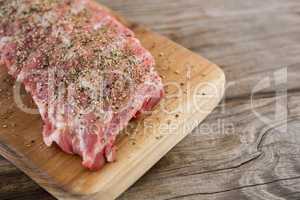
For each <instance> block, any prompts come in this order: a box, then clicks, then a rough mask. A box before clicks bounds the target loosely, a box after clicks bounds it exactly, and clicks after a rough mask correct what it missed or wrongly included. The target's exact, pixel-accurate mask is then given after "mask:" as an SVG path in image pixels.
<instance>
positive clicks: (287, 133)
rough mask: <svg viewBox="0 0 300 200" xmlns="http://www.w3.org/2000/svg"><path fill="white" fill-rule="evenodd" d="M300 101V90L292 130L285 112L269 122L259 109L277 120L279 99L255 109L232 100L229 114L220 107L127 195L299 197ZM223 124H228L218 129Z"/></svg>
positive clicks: (260, 102)
mask: <svg viewBox="0 0 300 200" xmlns="http://www.w3.org/2000/svg"><path fill="white" fill-rule="evenodd" d="M299 100H300V93H297V94H294V95H293V96H291V97H289V101H288V104H289V109H288V112H289V113H290V114H289V116H288V118H287V121H288V126H287V127H288V128H287V129H286V130H285V129H284V127H285V116H284V115H282V116H280V117H279V118H278V119H277V120H274V121H273V122H272V123H270V124H266V123H264V122H263V121H261V119H260V118H258V117H257V116H256V115H255V114H254V112H253V110H256V111H258V112H259V113H260V114H262V115H263V116H264V117H269V118H271V119H272V118H273V117H274V112H272V110H273V109H274V107H275V106H276V101H277V100H276V98H272V97H270V98H265V99H258V100H255V101H254V103H253V108H252V106H251V102H250V101H246V102H245V101H243V100H237V101H233V102H231V103H228V107H226V113H222V109H221V108H220V109H219V110H216V111H215V114H216V113H219V115H211V116H210V117H209V118H208V119H207V120H206V121H205V123H203V124H202V125H200V126H199V127H198V128H197V129H195V130H194V131H193V133H192V134H191V135H189V137H187V138H186V139H185V140H184V141H182V142H181V143H180V144H179V145H177V146H176V147H175V148H174V149H173V150H172V151H171V152H170V153H168V154H167V155H166V157H164V159H163V160H161V161H160V162H159V163H158V164H157V165H156V166H155V167H154V168H153V169H152V170H151V171H150V172H148V173H147V175H146V176H144V178H143V179H141V180H140V181H138V183H137V184H136V185H135V186H134V187H132V188H131V189H130V190H129V191H128V192H127V193H125V194H124V195H123V196H122V198H121V199H124V200H127V199H149V200H150V199H153V198H155V199H158V200H162V199H233V197H238V196H239V197H241V198H240V199H279V197H281V196H284V195H292V196H293V195H296V196H297V197H299V193H298V192H299V188H300V174H299V169H300V154H299V152H300V145H299V144H300V139H299V135H298V133H299V127H300V117H299V112H300V105H299ZM233 105H234V106H233ZM217 120H220V122H218V121H217ZM218 123H222V124H224V125H227V127H226V126H225V128H224V130H222V129H221V128H219V129H217V130H216V131H215V130H214V129H215V128H214V127H216V126H219V125H218ZM231 124H232V125H233V127H234V130H232V128H230V127H231ZM179 188H180V189H179ZM261 189H263V190H261ZM271 197H272V198H271ZM295 199H297V198H295Z"/></svg>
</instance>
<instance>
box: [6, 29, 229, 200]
mask: <svg viewBox="0 0 300 200" xmlns="http://www.w3.org/2000/svg"><path fill="white" fill-rule="evenodd" d="M127 25H128V26H130V28H131V29H132V30H133V31H134V32H135V33H136V34H137V37H138V38H139V39H140V41H141V42H142V44H143V46H144V47H145V48H147V49H149V50H150V52H151V53H152V55H153V56H154V57H155V60H156V64H157V67H156V69H157V71H158V73H159V74H160V75H161V76H162V79H163V82H164V84H165V86H166V88H165V90H166V96H165V98H164V99H163V101H162V102H161V104H160V106H157V108H156V109H155V110H154V111H153V112H152V113H151V115H149V116H147V117H145V118H144V119H139V120H136V121H135V122H132V123H131V125H133V126H134V127H133V128H129V129H127V130H126V135H124V136H123V137H121V138H120V139H119V142H118V143H117V145H116V146H117V149H118V152H117V155H118V156H117V161H116V162H114V163H110V164H107V165H105V166H104V167H103V168H102V169H101V170H99V171H97V172H91V171H88V170H86V169H84V168H83V167H82V166H81V162H80V158H79V157H77V156H70V155H67V154H65V153H64V152H62V151H61V150H59V149H58V148H56V147H55V146H53V147H51V148H47V147H46V146H45V145H44V144H43V142H42V136H41V127H42V122H41V119H40V116H39V115H32V114H28V113H25V112H23V111H22V110H21V109H20V107H18V104H16V101H15V100H14V96H13V91H14V89H16V88H17V87H16V85H15V83H14V81H13V80H12V79H11V78H10V77H9V76H8V75H7V73H6V71H5V69H4V67H3V66H2V68H1V69H0V80H1V91H2V92H1V94H0V103H1V104H2V105H9V106H6V107H1V109H0V117H1V119H2V120H1V122H0V153H1V154H2V155H3V156H4V157H5V158H6V159H8V160H10V161H11V162H12V163H13V164H15V165H16V166H17V167H18V168H20V169H21V170H23V171H24V172H25V173H26V174H28V175H29V176H30V177H31V178H33V179H34V180H35V181H36V182H37V183H38V184H40V185H41V186H42V187H43V188H45V189H46V190H47V191H48V192H50V193H51V194H52V195H54V196H55V197H57V198H58V199H95V200H96V199H109V200H110V199H115V198H116V197H118V196H119V195H120V194H121V193H122V192H124V191H125V190H126V189H127V188H128V187H129V186H131V185H132V184H133V183H134V182H135V181H136V180H137V179H139V178H140V177H141V176H142V175H143V174H144V173H145V172H146V171H147V170H149V169H150V168H151V167H152V166H153V165H154V164H155V163H156V162H157V161H158V160H159V159H160V158H161V157H163V156H164V155H165V154H166V153H167V152H168V151H169V150H170V149H171V148H172V147H174V146H175V145H176V144H177V143H178V142H179V141H181V140H182V139H183V138H184V137H185V136H186V135H187V134H188V133H190V132H191V131H192V130H193V129H194V128H195V127H196V126H197V125H198V124H199V123H200V122H201V121H203V120H204V119H205V118H206V116H207V115H208V114H209V113H210V112H211V111H212V110H213V109H214V108H215V107H216V106H217V104H218V103H219V102H220V101H221V99H222V97H223V94H224V86H225V77H224V74H223V72H222V71H221V70H220V68H218V67H217V66H216V65H215V64H213V63H210V62H209V61H207V60H206V59H204V58H202V57H200V56H198V55H196V54H194V53H192V52H191V51H189V50H187V49H185V48H183V47H181V46H179V45H177V44H175V43H174V42H171V41H170V40H168V39H166V38H165V37H162V36H160V35H158V34H155V33H153V32H151V31H148V30H147V29H145V28H143V27H140V26H137V25H135V24H130V23H127ZM175 95H176V96H175ZM24 98H26V99H28V100H29V101H30V98H29V97H27V94H26V93H24ZM191 119H193V120H191ZM123 134H125V133H123ZM127 135H128V136H127ZM133 139H134V141H132V140H133Z"/></svg>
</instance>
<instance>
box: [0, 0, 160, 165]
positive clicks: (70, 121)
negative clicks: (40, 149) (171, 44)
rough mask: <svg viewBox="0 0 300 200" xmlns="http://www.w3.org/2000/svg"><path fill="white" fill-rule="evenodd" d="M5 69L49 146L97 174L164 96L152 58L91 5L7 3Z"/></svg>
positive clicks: (2, 10)
mask: <svg viewBox="0 0 300 200" xmlns="http://www.w3.org/2000/svg"><path fill="white" fill-rule="evenodd" d="M0 65H4V66H5V67H6V68H7V69H8V73H9V74H10V75H12V76H13V77H14V78H15V79H17V80H18V81H20V82H22V83H23V84H24V86H25V89H26V91H27V92H28V93H30V94H31V96H32V98H33V100H34V102H35V103H36V105H37V106H38V109H39V111H40V114H41V117H42V119H43V121H44V127H43V139H44V142H45V144H46V145H48V146H50V145H52V144H53V143H56V144H57V145H58V146H59V147H60V148H61V149H62V150H63V151H65V152H67V153H69V154H78V155H80V156H81V157H82V159H83V166H85V167H86V168H89V169H91V170H97V169H100V168H101V167H102V166H103V165H104V164H105V163H106V162H113V161H114V160H115V154H116V152H115V151H116V148H115V146H114V143H115V140H116V137H117V135H118V133H119V132H120V131H121V130H122V129H124V128H125V127H126V126H127V124H128V122H129V121H130V120H131V119H132V118H134V117H135V116H136V115H140V114H143V113H144V112H146V111H150V110H151V109H153V107H154V106H155V105H156V104H157V103H158V102H159V101H160V99H161V98H162V96H163V94H164V91H163V84H162V81H161V78H160V77H159V76H158V74H157V72H156V71H155V69H154V66H155V62H154V59H153V57H152V56H151V54H150V53H149V52H148V51H147V50H146V49H144V48H143V47H142V46H141V44H140V42H139V41H138V40H137V39H136V38H135V35H134V33H133V32H132V31H131V30H129V29H128V28H126V27H125V26H124V25H122V24H121V23H120V22H118V21H117V20H116V19H115V18H114V17H113V16H112V15H111V14H110V13H109V12H108V11H106V10H105V9H104V8H102V7H101V6H100V5H98V4H97V3H95V2H93V1H92V0H0Z"/></svg>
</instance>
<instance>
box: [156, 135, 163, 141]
mask: <svg viewBox="0 0 300 200" xmlns="http://www.w3.org/2000/svg"><path fill="white" fill-rule="evenodd" d="M161 138H163V136H162V135H160V136H156V137H155V139H157V140H160V139H161Z"/></svg>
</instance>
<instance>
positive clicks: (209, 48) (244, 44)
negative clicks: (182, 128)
mask: <svg viewBox="0 0 300 200" xmlns="http://www.w3.org/2000/svg"><path fill="white" fill-rule="evenodd" d="M100 2H102V3H104V4H106V5H108V6H109V7H112V8H113V9H114V10H116V11H118V12H120V13H122V15H123V16H125V17H126V18H128V19H130V20H132V21H136V22H139V23H142V24H145V25H147V26H148V27H150V28H151V29H154V30H155V31H157V32H159V33H162V34H164V35H166V36H167V37H169V38H171V39H173V40H175V41H176V42H178V43H180V44H182V45H183V46H185V47H187V48H189V49H192V50H193V51H196V52H197V53H200V54H202V55H204V56H205V57H207V58H209V59H210V60H212V61H214V62H216V63H217V64H219V65H220V66H221V67H222V69H223V70H224V71H225V73H226V77H227V80H228V83H229V84H230V87H229V88H228V90H227V92H226V96H227V99H226V101H224V102H223V103H224V105H225V108H224V107H223V108H222V109H221V108H219V110H217V111H215V112H214V113H213V115H210V117H209V119H208V120H207V121H206V123H204V124H207V126H211V124H215V121H216V120H218V119H219V118H221V119H225V122H224V124H231V122H234V123H233V124H234V128H235V129H238V133H237V134H238V135H244V138H249V139H245V140H243V143H242V144H240V142H239V140H240V137H235V136H230V137H224V136H222V137H221V136H220V135H219V134H214V133H212V134H210V135H207V134H205V132H206V127H205V125H202V126H201V127H202V128H198V130H195V131H194V132H193V134H192V135H189V136H188V137H187V138H186V139H185V140H184V141H183V142H182V143H180V144H179V145H178V146H176V148H175V149H173V150H172V151H171V152H170V153H169V154H167V156H166V157H164V158H163V159H162V160H161V161H160V162H159V163H158V164H157V165H156V167H155V168H154V169H152V170H151V171H150V172H149V173H148V174H147V175H146V176H145V177H143V178H142V179H141V180H140V181H139V182H138V183H137V184H135V185H134V186H133V187H132V189H131V190H130V191H128V192H127V193H125V194H124V196H122V197H121V198H120V199H128V198H129V197H130V200H140V198H139V197H141V196H147V195H150V193H151V191H149V190H150V189H148V190H147V189H146V188H145V186H146V185H151V187H152V185H154V183H155V184H156V187H155V188H154V189H155V190H157V188H160V187H162V188H161V189H160V190H158V191H159V192H156V193H155V190H154V189H153V194H151V197H152V199H159V198H160V196H161V195H162V196H163V197H166V196H170V198H176V197H178V199H188V200H194V199H195V200H196V199H197V200H198V199H199V200H202V199H204V200H207V199H217V200H219V199H222V200H227V199H228V200H232V199H241V200H244V199H279V198H281V199H291V200H294V199H300V194H299V192H298V191H300V189H299V185H300V183H299V180H298V179H297V177H298V176H299V174H300V173H299V170H297V171H296V170H295V169H297V168H298V169H299V157H298V156H297V155H296V154H295V153H292V154H291V155H289V154H285V153H284V152H283V153H281V154H280V159H281V160H280V163H281V164H279V165H278V166H277V169H280V171H281V176H278V177H275V176H274V177H272V180H270V182H268V181H266V182H264V183H261V185H256V184H245V182H241V183H239V182H238V181H239V180H238V177H242V176H244V177H245V176H247V174H244V175H242V173H243V171H237V169H239V168H240V165H241V169H243V170H245V169H248V168H245V167H244V168H243V166H244V164H243V163H246V164H247V161H248V160H249V159H250V160H251V158H252V157H251V154H250V155H249V153H248V154H247V150H248V149H249V151H250V152H251V151H253V149H254V150H255V148H254V147H255V146H253V145H248V144H247V143H246V142H247V141H251V142H252V143H251V144H255V143H257V142H258V140H259V138H258V137H257V136H255V137H252V135H253V134H255V135H256V134H258V133H257V132H259V131H260V128H259V127H260V126H261V122H259V120H258V119H257V118H255V116H253V113H252V111H251V109H249V99H250V98H249V96H250V94H251V90H252V88H253V86H254V85H256V84H257V82H258V81H259V80H261V79H263V78H265V77H266V76H269V75H271V76H272V77H273V72H274V71H275V70H277V69H280V68H282V67H285V66H286V67H288V80H289V81H288V88H289V91H290V92H289V102H288V106H289V107H297V100H296V99H294V100H291V98H292V96H293V95H295V94H297V91H299V81H298V80H297V78H298V77H297V75H298V76H299V70H300V68H299V55H300V54H299V51H300V47H299V41H300V38H299V37H300V26H299V24H298V23H299V20H300V15H299V13H300V5H299V4H300V2H299V1H295V0H285V1H278V0H265V1H261V0H251V1H244V0H227V1H220V0H210V1H207V0H176V1H173V0H164V1H160V0H152V1H147V0H131V1H126V0H100ZM275 90H276V87H275V85H271V87H270V88H267V90H265V91H262V92H261V93H259V94H257V95H256V98H257V100H255V103H256V102H258V101H260V99H261V98H263V100H264V101H265V103H266V102H268V101H271V102H272V101H273V100H272V97H274V96H275ZM298 96H299V95H298ZM293 102H294V103H293ZM298 102H299V101H298ZM265 108H266V109H264V110H265V111H264V112H265V113H268V112H269V111H271V110H272V109H273V108H272V106H269V107H267V106H266V107H265ZM268 109H269V110H268ZM291 110H294V111H292V113H293V114H292V115H293V116H296V115H300V111H299V109H297V108H296V109H290V111H291ZM225 115H226V116H227V117H229V118H230V117H232V116H235V115H236V117H235V118H238V116H244V117H245V118H247V117H246V116H249V118H251V119H252V121H251V124H252V125H253V127H258V130H255V128H253V129H251V128H250V133H251V134H248V133H247V131H248V130H247V127H248V124H247V123H246V122H245V121H247V120H243V121H241V120H238V121H234V118H231V119H229V120H227V118H226V117H224V116H225ZM251 116H252V117H251ZM256 123H258V125H256ZM299 124H300V122H299V120H295V121H294V122H293V124H292V123H291V122H289V127H291V128H289V134H291V135H293V134H292V132H291V129H294V131H293V132H294V134H297V130H298V129H299V128H297V127H299ZM221 129H222V128H220V127H216V128H215V132H216V133H218V132H221ZM202 134H204V135H205V138H207V139H206V140H205V141H204V142H201V141H202V140H204V139H203V137H202ZM267 135H268V136H267V138H268V140H269V141H270V140H272V139H273V138H275V139H276V136H277V135H278V134H273V133H268V134H267ZM285 136H286V135H285ZM286 138H287V139H288V136H286ZM194 140H196V142H195V141H194ZM254 140H255V141H254ZM275 141H276V140H275ZM275 141H274V143H271V144H269V145H268V146H269V150H268V152H276V151H280V149H283V150H285V151H287V153H290V150H286V147H284V145H283V144H282V143H281V144H280V143H278V142H275ZM289 143H292V142H291V141H289ZM204 144H206V145H204ZM295 144H296V145H299V142H298V140H296V141H295V142H293V145H295ZM193 145H198V148H194V149H193V151H194V152H193V153H187V152H188V146H193ZM202 145H204V146H203V147H202ZM201 147H202V148H201ZM241 147H243V150H244V151H243V153H239V149H240V148H241ZM223 148H224V149H226V150H225V151H224V152H223ZM266 149H267V148H266V147H264V150H266ZM214 154H215V155H218V154H219V156H218V157H217V158H215V159H213V158H214ZM195 155H196V158H194V156H195ZM268 155H270V154H268ZM298 155H300V154H298ZM270 158H271V157H270ZM260 159H261V158H260ZM195 160H196V161H195ZM194 161H195V162H194ZM3 162H4V163H5V165H4V166H5V168H4V169H3V168H1V169H0V176H1V178H3V179H2V180H3V181H4V182H5V181H9V180H11V182H15V184H14V183H11V185H13V187H14V188H15V189H11V190H10V191H9V192H7V193H4V194H6V195H5V196H7V197H8V199H14V200H16V199H18V200H19V199H20V200H21V199H22V200H23V198H22V197H21V195H22V193H21V191H20V190H18V189H17V188H22V186H23V185H30V186H28V187H26V188H24V190H22V191H23V194H24V196H25V197H27V199H33V198H34V197H40V196H42V197H43V198H42V199H44V198H45V199H46V198H47V199H48V198H50V196H49V195H45V194H44V192H43V191H42V190H41V189H39V190H38V192H37V187H38V186H36V185H34V184H33V183H32V181H31V180H30V179H29V178H26V180H25V178H24V177H26V176H25V175H20V176H19V175H18V174H20V172H19V171H17V170H16V169H15V168H14V167H13V166H12V165H11V164H9V163H8V162H6V161H3ZM231 162H233V163H231ZM273 163H276V160H273ZM284 163H286V166H285V167H282V166H283V164H284ZM255 165H257V167H259V166H260V165H261V162H257V160H254V161H253V162H251V168H253V167H254V166H255ZM182 166H183V167H182ZM188 166H190V167H188ZM165 167H166V168H167V169H170V172H169V175H168V180H169V181H170V182H173V179H174V180H176V182H175V183H174V184H173V185H172V187H163V186H164V185H165V183H164V184H163V183H160V182H159V181H155V182H154V181H152V179H154V180H156V179H158V178H159V177H163V176H166V174H167V172H166V170H164V169H165ZM10 168H13V170H12V171H11V174H10V175H6V172H5V171H6V170H7V169H10ZM176 168H178V169H181V170H180V171H179V172H178V173H176ZM225 169H227V170H225ZM230 169H233V170H230ZM214 170H216V171H217V172H218V171H221V172H222V174H223V175H222V174H221V175H220V176H213V174H215V173H216V172H215V171H214ZM272 170H273V168H270V169H268V168H267V167H264V168H263V169H262V171H260V172H261V173H262V174H263V173H265V174H268V173H271V172H272ZM3 171H4V172H3ZM277 171H278V170H277ZM198 172H200V173H201V172H203V173H207V174H210V177H211V176H213V178H212V179H211V181H210V185H209V186H212V185H213V183H215V184H216V186H214V187H212V189H211V190H209V189H207V188H204V184H205V182H206V181H207V180H203V182H202V184H200V186H199V188H200V189H199V188H198V189H197V188H196V189H195V188H193V189H192V190H188V192H185V191H184V190H185V189H186V187H184V188H183V187H182V185H188V184H190V182H189V178H188V177H184V174H193V173H195V174H196V173H198ZM290 172H292V173H290ZM245 173H246V172H245ZM283 173H286V175H289V177H292V179H289V180H281V179H282V178H283V179H284V178H287V176H285V175H284V174H283ZM160 174H163V176H162V175H160ZM226 174H228V175H227V176H226ZM262 174H260V175H259V177H260V178H261V179H263V178H264V176H263V175H262ZM218 175H219V174H218ZM277 175H280V174H279V173H278V174H277ZM13 176H15V178H10V177H13ZM234 176H236V177H237V178H236V179H235V180H234V181H233V182H234V183H233V185H230V180H232V177H234ZM17 177H19V179H24V182H22V181H18V178H17ZM151 177H153V178H151ZM154 177H155V178H154ZM177 177H180V178H181V179H180V181H181V182H179V181H177V180H178V179H176V178H177ZM192 177H193V176H191V177H190V178H192ZM197 177H198V178H203V177H204V176H203V175H202V176H194V179H197ZM206 177H209V176H208V175H207V176H206ZM227 177H229V179H227V180H228V181H227V182H226V181H224V180H226V178H227ZM289 177H288V178H289ZM294 178H295V179H294ZM255 179H257V182H258V181H259V179H258V178H257V177H255ZM13 180H15V181H13ZM257 182H256V183H257ZM151 183H152V184H151ZM217 183H223V184H224V186H220V184H217ZM0 184H1V182H0ZM238 184H239V186H238V187H236V185H238ZM7 187H9V186H7V185H5V187H4V186H2V187H1V186H0V194H2V191H7V190H4V189H5V188H7ZM224 189H227V190H230V191H227V192H226V191H224ZM200 190H201V191H200ZM218 191H219V192H220V193H214V192H218ZM221 191H223V192H221ZM18 192H20V194H21V195H18ZM135 192H136V195H135ZM206 192H212V194H199V193H206ZM187 193H188V194H187ZM256 193H257V194H258V195H256ZM25 194H27V195H25ZM30 194H31V195H32V196H31V197H32V198H30ZM171 194H173V195H171ZM184 195H187V196H184ZM171 196H172V197H171ZM147 198H148V199H150V197H149V196H147ZM147 198H146V199H147ZM0 199H2V198H0Z"/></svg>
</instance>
